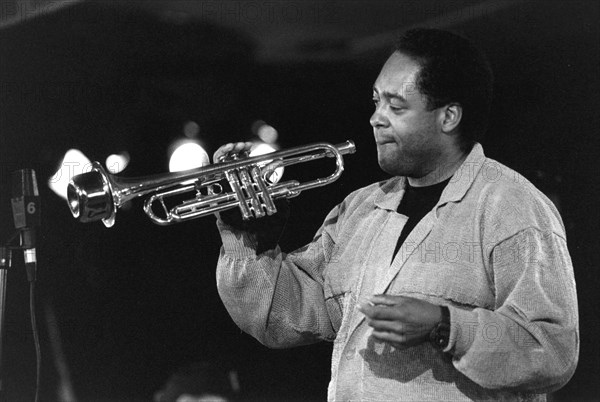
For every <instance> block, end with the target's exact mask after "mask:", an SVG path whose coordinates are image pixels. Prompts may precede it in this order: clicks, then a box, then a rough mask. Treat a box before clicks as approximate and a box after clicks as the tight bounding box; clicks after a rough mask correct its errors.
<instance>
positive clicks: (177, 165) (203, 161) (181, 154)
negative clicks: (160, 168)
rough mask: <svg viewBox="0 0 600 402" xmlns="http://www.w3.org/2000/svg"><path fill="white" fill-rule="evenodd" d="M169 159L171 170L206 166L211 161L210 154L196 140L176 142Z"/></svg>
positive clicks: (178, 170)
mask: <svg viewBox="0 0 600 402" xmlns="http://www.w3.org/2000/svg"><path fill="white" fill-rule="evenodd" d="M171 149H173V151H172V152H171V157H170V159H169V171H170V172H180V171H182V170H189V169H194V168H198V167H201V166H206V165H208V164H209V163H210V159H209V157H208V154H207V153H206V151H205V150H204V148H202V147H201V146H200V144H198V143H197V142H195V141H180V142H178V143H176V144H174V145H173V146H172V147H171Z"/></svg>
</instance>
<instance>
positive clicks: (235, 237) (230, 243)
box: [217, 218, 258, 258]
mask: <svg viewBox="0 0 600 402" xmlns="http://www.w3.org/2000/svg"><path fill="white" fill-rule="evenodd" d="M217 228H218V229H219V234H220V235H221V241H222V242H223V251H224V252H225V254H227V255H230V256H235V257H238V258H239V257H242V258H243V257H249V256H254V255H256V248H257V247H258V241H257V239H256V236H255V235H253V234H250V233H248V232H246V231H243V230H239V229H236V228H235V227H233V226H231V225H228V224H226V223H225V222H223V221H222V220H221V219H219V218H218V219H217Z"/></svg>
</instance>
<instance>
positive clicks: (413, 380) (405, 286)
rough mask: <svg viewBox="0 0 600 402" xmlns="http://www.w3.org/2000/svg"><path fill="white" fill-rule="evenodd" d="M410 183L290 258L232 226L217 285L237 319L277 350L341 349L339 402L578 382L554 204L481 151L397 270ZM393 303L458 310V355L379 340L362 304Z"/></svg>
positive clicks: (344, 214)
mask: <svg viewBox="0 0 600 402" xmlns="http://www.w3.org/2000/svg"><path fill="white" fill-rule="evenodd" d="M405 181H406V179H405V178H403V177H397V178H392V179H390V180H387V181H384V182H381V183H376V184H373V185H370V186H368V187H365V188H362V189H360V190H358V191H355V192H354V193H352V194H350V195H349V196H348V197H347V198H346V199H345V200H344V201H343V202H342V203H341V204H339V205H338V206H337V207H335V208H334V209H333V210H332V211H331V212H330V213H329V214H328V215H327V217H326V219H325V221H324V223H323V225H322V227H321V228H320V229H319V231H318V232H317V234H316V236H315V237H314V239H313V241H312V242H311V243H310V244H308V245H307V246H305V247H303V248H301V249H299V250H296V251H294V252H292V253H289V254H286V253H283V252H281V250H280V249H279V247H277V248H275V249H274V250H270V251H267V252H265V253H263V254H260V255H256V252H255V248H256V240H255V239H254V238H253V237H252V236H251V235H249V234H247V233H243V232H239V231H236V230H235V229H233V228H232V227H229V226H227V225H225V224H224V223H223V222H221V221H218V222H217V223H218V227H219V230H220V233H221V237H222V241H223V247H222V249H221V255H220V259H219V263H218V268H217V285H218V290H219V294H220V296H221V298H222V300H223V303H224V305H225V307H226V308H227V310H228V312H229V314H230V315H231V317H232V318H233V320H234V321H235V322H236V323H237V325H238V326H239V327H240V328H241V329H242V330H244V331H245V332H247V333H249V334H251V335H252V336H254V337H255V338H256V339H258V340H259V341H260V342H261V343H263V344H264V345H267V346H269V347H275V348H283V347H290V346H295V345H302V344H307V343H313V342H317V341H319V340H327V341H334V350H333V356H332V369H331V382H330V385H329V391H328V399H329V400H331V401H349V400H356V401H401V400H407V401H414V400H419V401H421V400H490V399H494V400H498V399H507V400H544V399H545V395H544V394H545V393H547V392H549V391H552V390H556V389H558V388H560V387H561V386H563V385H564V384H565V383H566V382H567V381H568V380H569V379H570V377H571V376H572V374H573V372H574V370H575V367H576V365H577V360H578V352H579V332H578V312H577V298H576V291H575V281H574V276H573V268H572V264H571V259H570V257H569V253H568V250H567V243H566V238H565V230H564V227H563V224H562V221H561V218H560V216H559V214H558V212H557V210H556V209H555V207H554V205H553V204H552V203H551V202H550V201H549V200H548V199H547V198H546V197H545V196H544V195H543V194H542V193H541V192H540V191H538V190H537V189H536V188H535V187H534V186H533V185H532V184H531V183H530V182H528V181H527V180H526V179H525V178H524V177H523V176H521V175H519V174H518V173H516V172H514V171H513V170H511V169H509V168H507V167H505V166H503V165H501V164H500V163H498V162H496V161H494V160H491V159H489V158H486V157H485V156H484V153H483V149H482V147H481V145H479V144H476V145H475V146H474V148H473V150H472V151H471V152H470V154H469V155H468V157H467V159H466V160H465V162H464V163H463V164H462V166H461V167H460V168H459V169H458V170H457V172H456V173H455V174H454V176H453V177H452V179H451V180H450V182H449V184H448V185H447V186H446V188H445V189H444V191H443V193H442V195H441V197H440V200H439V202H438V204H437V205H436V206H435V207H434V208H433V209H432V210H431V211H430V212H429V213H428V214H427V215H426V216H425V217H424V218H423V219H422V220H421V221H420V222H419V223H418V224H417V226H416V227H415V228H414V229H413V230H412V232H411V233H410V234H409V236H408V238H407V239H406V240H405V242H404V244H403V245H402V247H401V248H400V251H399V252H398V253H397V255H396V257H395V258H394V259H393V261H392V255H393V251H394V248H395V246H396V242H397V240H398V237H399V235H400V232H401V230H402V227H403V225H404V223H405V222H406V220H407V217H406V216H404V215H401V214H399V213H397V212H396V209H397V207H398V205H399V203H400V200H401V199H402V196H403V194H404V186H405ZM381 293H386V294H390V295H404V296H409V297H414V298H419V299H422V300H426V301H428V302H431V303H435V304H438V305H446V306H448V307H449V309H450V315H451V333H450V344H449V345H448V348H447V349H446V351H445V352H441V351H438V350H436V349H435V348H434V347H433V346H432V345H430V344H429V343H427V342H425V343H422V344H420V345H418V346H414V347H411V348H408V349H404V350H398V349H396V348H394V347H392V346H390V345H389V344H386V343H382V342H380V341H377V340H375V339H373V338H371V337H370V336H369V335H370V333H371V329H370V327H369V326H368V325H367V324H366V322H365V319H364V316H363V314H361V313H360V312H359V311H358V310H357V309H356V307H357V304H358V303H359V302H361V301H363V299H364V298H365V297H367V296H370V295H372V294H381Z"/></svg>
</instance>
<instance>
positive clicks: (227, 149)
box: [213, 142, 252, 163]
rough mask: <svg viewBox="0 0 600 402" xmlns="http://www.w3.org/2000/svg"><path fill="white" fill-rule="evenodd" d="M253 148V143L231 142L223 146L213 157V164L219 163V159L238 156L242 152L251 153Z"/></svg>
mask: <svg viewBox="0 0 600 402" xmlns="http://www.w3.org/2000/svg"><path fill="white" fill-rule="evenodd" d="M250 148H252V143H251V142H230V143H229V144H225V145H222V146H221V147H220V148H219V149H217V150H216V151H215V153H214V155H213V163H219V159H220V158H221V157H223V156H227V155H233V154H238V153H240V152H250Z"/></svg>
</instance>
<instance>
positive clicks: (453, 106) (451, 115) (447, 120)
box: [440, 103, 462, 133]
mask: <svg viewBox="0 0 600 402" xmlns="http://www.w3.org/2000/svg"><path fill="white" fill-rule="evenodd" d="M442 113H443V114H442V115H441V116H440V117H441V123H442V124H441V125H442V131H443V132H444V133H451V132H452V131H453V130H454V129H456V128H457V127H458V125H459V124H460V120H461V119H462V106H461V105H460V104H459V103H449V104H447V105H446V106H444V107H443V108H442Z"/></svg>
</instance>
